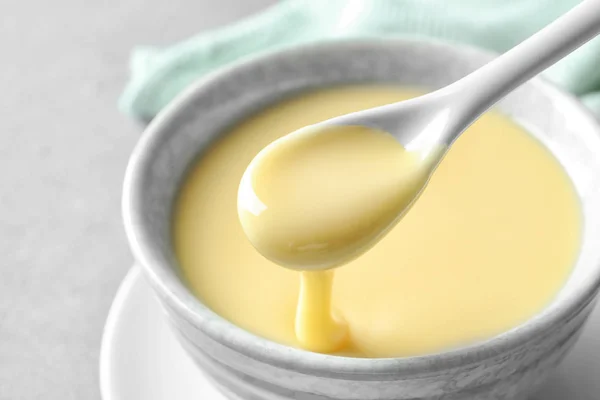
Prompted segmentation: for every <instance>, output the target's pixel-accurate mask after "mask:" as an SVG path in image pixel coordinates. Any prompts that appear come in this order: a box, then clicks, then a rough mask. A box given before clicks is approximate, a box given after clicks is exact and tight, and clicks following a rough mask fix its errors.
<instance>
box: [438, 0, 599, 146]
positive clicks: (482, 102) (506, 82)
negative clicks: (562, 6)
mask: <svg viewBox="0 0 600 400" xmlns="http://www.w3.org/2000/svg"><path fill="white" fill-rule="evenodd" d="M599 33H600V0H583V1H582V2H581V3H580V4H579V5H577V6H576V7H574V8H573V9H572V10H571V11H569V12H568V13H566V14H565V15H563V16H562V17H560V18H559V19H557V20H556V21H554V22H553V23H551V24H550V25H548V26H547V27H545V28H544V29H542V30H541V31H539V32H537V33H536V34H534V35H533V36H531V37H529V38H528V39H526V40H525V41H523V42H522V43H520V44H519V45H517V46H515V47H513V48H512V49H510V50H509V51H507V52H506V53H504V54H503V55H501V56H499V57H498V58H496V59H495V60H493V61H491V62H489V63H488V64H487V65H485V66H483V67H482V68H480V69H478V70H477V71H475V72H473V73H471V74H469V75H467V76H466V77H464V78H462V79H460V80H459V81H457V82H455V83H454V84H452V85H450V86H448V87H446V89H445V90H447V91H448V92H447V93H448V94H449V95H450V98H455V97H454V96H453V95H459V96H460V101H459V102H456V103H455V106H459V107H460V108H462V109H459V110H458V111H459V113H458V114H457V115H456V116H457V117H458V118H455V122H456V123H457V125H456V126H460V127H461V128H464V127H465V126H466V125H468V124H469V123H470V122H472V121H474V120H475V119H477V118H478V117H479V116H480V115H481V114H482V113H484V112H485V111H486V110H487V109H488V108H490V107H491V106H493V105H494V104H495V103H496V102H497V101H498V100H500V99H502V98H503V97H504V96H506V95H507V94H508V93H510V92H511V91H512V90H514V89H515V88H516V87H518V86H519V85H521V84H522V83H524V82H525V81H527V80H529V79H530V78H532V77H534V76H535V75H537V74H538V73H540V72H541V71H543V70H544V69H546V68H548V67H549V66H551V65H552V64H554V63H556V62H557V61H559V60H560V59H562V58H563V57H565V56H566V55H567V54H569V53H571V52H572V51H573V50H575V49H577V48H578V47H580V46H581V45H583V44H584V43H586V42H587V41H589V40H590V39H592V38H593V37H594V36H596V35H598V34H599ZM599 68H600V66H599ZM457 103H460V105H459V104H457ZM465 123H466V124H465ZM461 131H462V129H460V130H459V131H458V132H457V131H456V129H450V130H449V132H448V133H449V134H453V135H455V136H456V137H457V136H458V135H459V134H460V133H461ZM454 139H455V137H454V138H452V139H451V140H450V142H452V141H453V140H454Z"/></svg>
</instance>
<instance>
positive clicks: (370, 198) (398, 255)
mask: <svg viewBox="0 0 600 400" xmlns="http://www.w3.org/2000/svg"><path fill="white" fill-rule="evenodd" d="M491 58H492V56H491V55H489V54H487V53H484V52H481V51H479V50H476V49H472V48H468V47H459V46H455V45H448V44H443V43H438V42H428V41H417V40H367V41H348V42H336V43H327V44H318V45H311V46H305V47H299V48H296V49H292V50H287V51H281V52H275V53H271V54H268V55H263V56H259V57H256V58H253V59H250V60H246V61H243V62H241V63H238V64H236V65H234V66H232V67H229V68H227V69H224V70H222V71H220V72H217V73H216V74H213V75H211V76H210V77H207V78H206V79H204V80H202V81H200V82H198V83H197V84H195V85H194V87H193V88H191V89H190V90H188V91H187V92H186V93H185V94H184V95H182V96H181V97H180V98H179V99H178V100H176V101H175V102H174V103H173V104H172V105H171V106H170V107H168V108H167V109H166V110H165V111H164V112H163V113H162V114H160V115H159V116H158V117H157V118H156V119H155V121H153V122H152V124H151V125H150V126H149V127H148V129H147V131H146V132H145V133H144V135H143V137H142V138H141V140H140V142H139V144H138V146H137V147H136V149H135V151H134V153H133V155H132V158H131V162H130V165H129V168H128V171H127V176H126V182H125V188H124V201H123V207H124V219H125V225H126V230H127V234H128V238H129V241H130V244H131V247H132V249H133V252H134V254H135V257H136V260H137V262H138V263H139V264H140V265H141V266H142V267H143V270H144V271H145V274H146V275H147V277H148V280H149V282H150V283H151V286H152V287H153V288H154V290H155V292H156V294H157V295H158V297H159V299H160V300H161V304H162V305H163V307H164V309H165V311H166V314H167V316H168V320H169V321H170V323H171V325H172V327H173V329H174V331H175V332H176V333H177V336H178V338H179V339H180V342H181V343H182V345H183V346H184V348H185V349H186V350H187V352H188V353H189V354H190V356H191V357H192V358H193V359H194V360H195V361H196V362H197V364H198V365H199V368H202V369H203V370H204V371H205V372H206V373H207V374H208V375H210V376H211V377H212V378H213V380H214V382H215V384H216V385H217V386H219V388H221V389H222V390H223V392H224V393H225V394H226V395H227V396H229V397H230V398H232V399H306V400H313V399H314V400H324V399H343V400H349V399H356V400H358V399H368V400H384V399H386V400H392V399H424V400H425V399H431V400H433V399H436V400H440V399H453V400H459V399H465V400H466V399H474V398H476V399H481V400H486V399H490V400H491V399H504V398H506V399H516V400H519V399H525V398H527V396H528V395H529V394H531V393H532V392H533V391H534V390H535V389H536V388H537V387H538V386H539V385H540V384H541V383H542V382H543V381H544V378H546V377H547V376H548V374H549V373H550V372H551V371H552V369H553V368H554V367H555V366H556V365H557V364H558V362H559V361H560V360H561V359H562V358H563V357H564V356H565V354H566V353H567V351H568V350H569V348H570V347H571V346H572V344H573V343H574V342H575V340H576V339H577V337H578V333H579V331H580V330H581V328H582V326H583V324H584V322H585V320H586V318H587V316H588V314H589V312H590V311H591V308H592V306H593V304H594V301H595V298H596V295H597V292H598V288H599V285H600V265H599V264H600V249H599V248H597V246H595V245H594V244H595V243H597V240H599V239H600V209H599V207H598V204H600V159H598V157H597V155H598V154H600V127H599V126H598V123H597V121H596V120H595V119H594V118H593V117H592V116H590V115H589V114H588V113H587V112H586V111H585V110H584V109H583V107H582V106H581V105H580V104H579V103H578V102H577V100H575V99H574V98H572V97H570V96H569V95H567V94H565V93H563V92H561V91H560V90H558V89H556V88H554V87H553V86H551V85H550V84H548V83H546V82H544V81H542V80H540V79H534V80H533V81H531V82H529V83H527V84H525V85H524V86H523V87H521V88H520V89H518V90H516V91H515V92H514V93H512V94H511V95H509V96H508V97H507V98H506V99H505V100H503V101H502V102H500V103H499V104H498V106H497V107H496V108H495V109H493V110H492V111H490V112H488V113H486V114H484V115H483V116H482V117H481V118H480V119H479V120H478V121H477V122H476V123H475V124H473V125H472V126H471V127H470V128H469V129H468V130H467V132H465V133H464V134H463V136H462V137H461V138H460V139H459V140H458V141H457V142H456V143H455V144H454V145H453V147H452V148H451V150H450V152H449V153H448V154H447V156H446V157H445V159H444V160H443V161H442V163H441V164H440V166H439V167H438V168H437V170H436V171H435V172H434V174H433V176H432V177H431V180H430V181H429V184H428V185H427V188H426V189H425V191H424V192H423V193H422V195H421V196H420V197H419V198H418V200H416V201H415V202H414V204H412V206H411V208H410V210H409V211H408V212H407V213H406V214H405V215H404V216H403V218H401V219H400V220H399V221H397V222H396V223H394V224H393V225H391V226H390V227H389V229H387V231H386V235H385V236H383V237H380V238H379V237H378V238H377V241H375V242H374V244H372V245H371V244H369V245H368V246H363V247H360V246H359V245H360V243H359V242H356V241H353V240H354V239H355V236H353V235H354V233H355V232H362V233H364V232H370V231H369V229H373V226H376V224H377V223H378V221H379V219H377V217H374V216H379V215H382V213H385V212H386V210H388V209H392V208H393V206H394V204H396V203H394V201H397V200H398V199H399V198H400V197H398V196H399V195H398V196H396V197H394V196H393V194H394V193H396V192H397V191H398V190H399V189H398V186H397V185H395V184H394V182H398V181H399V180H400V181H401V180H402V179H403V178H402V177H401V176H399V175H398V173H397V171H398V167H399V165H401V163H400V164H399V162H398V157H399V155H401V154H402V149H401V146H399V145H398V144H397V143H396V142H395V141H394V139H393V138H392V137H391V136H389V137H388V136H386V135H385V134H384V133H381V135H379V134H377V135H374V136H369V134H367V133H365V132H359V131H353V132H350V133H348V132H346V133H345V135H347V136H343V138H342V139H343V140H334V139H335V136H329V137H327V138H325V139H323V140H321V139H319V140H313V139H311V138H310V136H307V138H308V139H307V140H306V141H304V142H301V143H297V146H296V145H295V147H290V148H291V149H292V150H290V151H287V152H283V153H281V157H273V158H272V159H267V160H266V161H265V164H264V166H261V168H262V169H260V170H257V171H259V172H260V177H261V179H262V182H267V183H268V185H267V186H265V188H266V189H264V190H263V189H261V190H262V191H261V192H260V193H258V197H260V198H257V199H254V198H251V197H246V200H247V203H244V204H245V205H244V207H242V210H240V209H239V204H238V195H239V193H242V192H241V188H243V185H242V187H241V186H240V182H242V177H243V176H244V172H245V171H246V169H247V168H248V166H249V164H250V163H251V162H252V160H253V159H254V158H255V157H256V155H257V154H259V152H260V151H261V150H262V149H263V148H265V147H266V146H268V145H270V144H271V143H272V142H274V141H276V140H278V139H279V138H281V137H283V136H284V135H286V134H287V133H290V132H292V131H295V130H297V129H300V128H302V127H304V126H307V125H311V124H314V123H317V122H320V121H322V120H325V119H328V118H332V117H335V116H337V115H342V114H346V113H349V112H353V111H358V110H361V109H366V108H371V107H375V106H379V105H384V104H389V103H392V102H396V101H400V100H403V99H407V98H411V97H414V96H418V95H419V94H422V93H425V92H427V91H429V90H433V89H437V88H439V87H443V86H445V85H447V84H450V83H452V82H453V81H455V80H457V79H458V78H460V77H462V76H464V75H466V74H467V73H469V72H470V71H472V70H474V69H475V68H477V67H479V66H481V65H482V64H484V63H486V62H487V61H489V60H490V59H491ZM398 146H399V147H398ZM300 178H301V179H300ZM331 182H333V183H334V184H331ZM388 188H389V189H388ZM395 191H396V192H395ZM377 193H383V194H386V195H389V196H387V197H386V196H377V195H376V194H377ZM398 193H399V192H398ZM248 199H249V200H248ZM265 199H266V200H265ZM386 199H392V200H393V201H392V200H390V202H386V201H387V200H386ZM294 202H296V203H294ZM290 205H294V208H292V207H291V206H290ZM269 207H270V208H269ZM265 210H266V211H265ZM298 210H300V211H299V212H296V211H298ZM355 210H363V211H364V210H366V213H363V214H361V215H367V216H368V218H367V217H365V218H358V217H356V218H355V217H353V216H354V215H355V214H353V213H354V211H355ZM332 234H335V235H334V236H332ZM336 235H337V236H336ZM340 235H341V236H340ZM330 237H342V238H345V239H344V240H345V241H344V242H336V241H333V240H328V238H330ZM347 243H352V245H353V246H354V247H352V248H353V249H354V248H358V247H356V246H359V247H360V251H356V252H355V253H351V252H348V251H347V249H348V248H350V247H347V246H345V245H346V244H347ZM356 243H358V245H357V244H356ZM264 244H267V245H268V246H269V249H271V250H272V252H270V253H268V254H261V252H259V251H258V250H257V248H259V249H260V248H261V246H262V245H264ZM355 245H356V246H355ZM332 260H333V261H332ZM336 260H341V261H339V262H337V261H336ZM315 266H326V268H324V270H321V269H319V268H317V269H319V270H318V271H315V270H314V269H315V268H313V267H315Z"/></svg>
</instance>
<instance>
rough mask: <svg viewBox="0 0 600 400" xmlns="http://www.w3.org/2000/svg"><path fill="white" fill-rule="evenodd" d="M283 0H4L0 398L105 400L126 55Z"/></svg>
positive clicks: (119, 238) (125, 143)
mask: <svg viewBox="0 0 600 400" xmlns="http://www.w3.org/2000/svg"><path fill="white" fill-rule="evenodd" d="M273 2H274V0H243V1H242V0H238V1H236V0H216V1H214V0H101V1H99V0H96V1H93V0H89V1H84V0H37V1H35V0H0V399H2V400H5V399H6V400H9V399H10V400H20V399H28V400H29V399H50V400H54V399H56V400H70V399H77V400H94V399H99V398H100V394H99V389H98V350H99V346H100V338H101V335H102V327H103V325H104V320H105V318H106V315H107V313H108V308H109V306H110V303H111V300H112V298H113V296H114V294H115V292H116V290H117V286H118V284H119V282H120V281H121V279H122V278H123V276H124V275H125V273H126V272H127V270H128V268H129V266H130V265H131V262H132V257H131V254H130V252H129V249H128V247H127V244H126V241H125V237H124V234H123V229H122V226H121V213H120V192H121V182H122V178H123V173H124V169H125V165H126V163H127V158H128V156H129V153H130V152H131V150H132V148H133V145H134V144H135V141H136V139H137V137H138V135H139V133H140V131H141V126H140V125H138V124H136V123H135V122H134V121H131V120H130V119H129V118H127V117H125V116H123V115H121V114H119V112H118V111H117V109H116V105H115V104H116V102H117V98H118V96H119V93H120V91H121V89H122V88H123V85H124V84H125V82H126V80H127V74H128V71H127V66H128V55H129V51H130V50H131V48H132V47H133V46H135V45H138V44H158V45H161V44H164V45H166V44H169V43H173V42H175V41H177V40H181V39H185V38H187V37H189V36H190V35H192V34H194V33H197V32H199V31H202V30H205V29H209V28H212V27H216V26H219V25H221V24H224V23H227V22H231V21H234V20H236V19H238V18H240V17H242V16H245V15H247V14H250V13H252V12H255V11H258V10H260V9H261V8H263V7H265V6H266V5H268V4H271V3H273Z"/></svg>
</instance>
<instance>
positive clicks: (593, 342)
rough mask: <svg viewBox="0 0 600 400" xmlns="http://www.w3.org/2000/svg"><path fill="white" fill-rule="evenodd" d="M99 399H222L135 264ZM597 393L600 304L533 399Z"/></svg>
mask: <svg viewBox="0 0 600 400" xmlns="http://www.w3.org/2000/svg"><path fill="white" fill-rule="evenodd" d="M100 388H101V392H102V398H103V400H173V399H176V400H198V399H202V400H225V397H224V396H223V395H221V394H220V393H219V392H218V391H217V390H216V389H214V388H213V386H212V385H211V383H210V382H209V381H208V380H207V378H206V377H205V376H204V375H203V374H202V372H200V370H199V369H198V368H196V366H195V364H194V363H193V362H192V361H191V359H190V358H188V356H187V355H186V354H185V353H184V351H183V349H182V348H181V347H180V346H179V343H177V341H176V340H175V337H174V336H173V334H172V333H171V331H170V328H169V327H168V326H167V324H166V321H165V320H164V317H163V314H162V311H161V310H160V308H159V305H158V303H157V300H156V299H155V298H154V295H153V294H152V292H151V291H150V288H149V287H148V286H147V284H146V282H145V281H144V280H143V278H142V276H141V274H140V271H139V269H138V268H136V267H134V268H133V269H132V270H131V271H130V272H129V274H128V275H127V277H126V278H125V280H124V281H123V283H122V284H121V287H120V288H119V291H118V293H117V296H116V297H115V300H114V302H113V305H112V308H111V310H110V314H109V316H108V320H107V321H106V327H105V328H104V337H103V339H102V350H101V354H100ZM598 399H600V307H596V309H595V311H594V313H593V315H592V318H591V320H590V321H589V323H588V325H587V327H586V329H585V331H584V332H583V335H582V337H581V339H580V340H579V342H578V343H577V345H576V346H575V348H574V349H573V351H572V352H571V353H570V354H569V356H568V357H567V359H566V360H565V361H564V362H563V363H562V364H561V366H560V368H559V370H558V371H557V373H556V374H555V375H554V377H553V378H552V379H550V380H549V381H548V383H547V384H546V386H545V387H544V388H543V389H542V390H541V392H540V393H539V394H537V395H536V396H535V397H534V399H532V400H598Z"/></svg>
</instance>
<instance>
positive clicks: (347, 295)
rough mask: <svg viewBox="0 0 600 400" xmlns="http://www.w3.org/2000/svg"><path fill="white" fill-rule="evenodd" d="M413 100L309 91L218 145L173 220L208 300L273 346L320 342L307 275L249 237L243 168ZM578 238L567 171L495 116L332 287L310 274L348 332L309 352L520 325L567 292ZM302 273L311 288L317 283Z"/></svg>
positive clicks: (410, 345) (423, 344)
mask: <svg viewBox="0 0 600 400" xmlns="http://www.w3.org/2000/svg"><path fill="white" fill-rule="evenodd" d="M413 95H414V93H412V92H410V91H406V90H400V89H394V88H385V87H376V86H361V87H358V86H357V87H346V88H332V89H327V90H322V91H318V92H314V93H309V94H305V95H302V96H299V97H297V98H294V99H291V100H288V101H285V102H283V103H280V104H278V105H276V106H274V107H271V108H269V109H266V110H264V111H263V112H261V113H259V114H257V115H256V116H254V117H252V118H250V119H248V120H247V121H245V122H243V123H241V124H239V125H238V126H237V127H235V128H234V129H233V130H232V131H231V132H230V133H229V134H228V135H227V136H225V137H224V138H223V139H221V140H219V141H218V142H217V143H215V144H214V145H213V146H212V148H211V149H210V150H208V151H207V152H206V153H205V154H204V155H203V157H202V158H201V159H200V160H199V162H198V165H197V166H196V168H195V169H194V170H192V172H191V173H190V175H189V177H188V179H187V182H186V183H185V184H184V187H183V189H182V191H181V195H180V198H179V201H178V204H177V205H176V209H175V216H174V243H175V247H176V253H177V256H178V258H179V261H180V264H181V267H182V270H183V273H184V275H185V277H186V278H187V280H188V282H189V285H190V287H191V288H192V289H193V290H194V291H195V293H196V294H197V295H198V296H199V297H200V298H201V299H202V300H203V301H204V303H206V304H207V305H208V306H209V307H211V308H212V309H213V310H214V311H215V312H217V313H219V314H220V315H222V316H223V317H225V318H227V319H229V320H230V321H232V322H233V323H235V324H237V325H238V326H240V327H242V328H245V329H247V330H249V331H251V332H254V333H256V334H258V335H261V336H264V337H266V338H269V339H271V340H274V341H277V342H280V343H283V344H288V345H291V346H297V347H301V343H305V342H307V341H308V342H311V339H310V338H308V339H307V338H302V335H303V334H306V335H309V336H310V335H311V332H312V330H311V329H307V330H306V332H304V333H302V331H301V330H297V328H296V326H297V322H298V321H296V318H297V317H298V318H300V317H301V313H298V315H297V313H296V306H297V304H298V300H299V294H300V281H301V279H300V276H299V275H300V273H298V272H295V271H291V270H287V269H284V268H281V267H279V266H278V265H276V264H275V263H273V262H272V261H269V260H267V259H265V258H264V257H262V256H261V255H260V254H259V253H258V252H257V251H256V250H255V249H254V247H253V246H252V245H251V244H250V241H249V240H248V239H247V238H246V236H245V234H244V232H243V231H242V228H241V225H240V222H239V220H238V215H237V205H236V200H237V191H238V185H239V182H240V179H241V177H242V174H243V173H244V170H245V169H246V167H247V166H248V164H249V163H250V161H251V160H252V159H253V158H254V157H255V156H256V154H257V153H258V152H259V151H260V150H261V149H262V148H263V147H265V146H266V145H268V144H269V143H270V142H272V141H274V140H275V139H277V138H279V137H281V136H282V135H285V134H287V133H289V132H292V131H294V130H296V129H299V128H301V127H303V126H306V125H309V124H313V123H315V122H318V121H321V120H324V119H327V118H330V117H333V116H336V115H340V114H345V113H348V112H352V111H357V110H359V109H364V108H368V107H373V106H377V105H382V104H387V103H390V102H394V101H399V100H402V99H406V98H409V97H412V96H413ZM274 223H282V224H285V221H280V222H277V221H274ZM332 226H335V225H332ZM307 227H308V228H310V226H309V225H307ZM579 235H580V210H579V205H578V202H577V198H576V195H575V193H574V191H573V188H572V185H571V183H570V181H569V180H568V178H567V176H566V175H565V173H564V171H563V170H562V169H561V167H560V165H559V164H558V163H557V162H556V160H555V159H554V158H553V157H552V156H551V155H550V154H549V153H548V152H547V151H546V149H545V148H543V147H542V146H541V145H540V144H539V143H537V142H536V140H535V139H533V138H531V137H530V136H529V135H527V134H526V133H525V132H524V131H523V130H522V129H521V128H519V127H518V126H517V125H515V124H514V123H512V122H511V121H509V120H508V119H506V118H504V117H502V116H500V115H498V114H494V113H488V114H486V115H484V116H483V117H482V118H481V119H480V120H479V121H478V122H476V123H475V124H474V125H473V126H472V127H471V128H469V130H468V131H467V132H466V133H465V134H463V135H462V137H461V138H460V139H459V140H458V141H457V142H456V143H455V144H454V146H453V148H452V149H451V150H450V152H449V154H448V155H447V156H446V159H445V160H444V162H443V163H442V165H440V167H439V168H438V170H437V171H436V173H435V174H434V176H433V178H432V180H431V182H430V183H429V185H428V187H427V189H426V190H425V192H424V193H423V195H422V196H421V198H420V199H419V201H418V202H416V204H415V205H414V206H413V208H412V210H411V211H410V212H409V213H408V214H406V216H405V217H404V218H403V219H402V221H401V222H400V223H399V224H398V225H396V226H395V227H394V228H393V229H392V230H391V231H390V232H389V234H388V235H387V236H386V237H385V238H383V240H381V242H379V243H378V244H377V245H376V246H375V247H373V248H372V249H370V250H369V251H368V252H367V253H365V254H364V255H362V256H360V257H359V258H357V259H355V260H354V261H351V262H350V263H348V264H347V265H345V266H344V267H342V268H340V269H338V270H336V273H335V282H334V285H333V290H332V292H331V293H329V290H331V288H330V287H329V286H328V281H327V279H331V276H329V277H327V276H325V278H323V276H322V275H321V277H317V279H316V280H314V282H313V281H310V282H313V283H312V287H313V289H312V290H311V291H312V292H313V293H315V297H314V298H313V299H318V298H319V296H320V298H321V300H319V301H317V302H316V303H315V304H320V305H321V306H322V307H321V308H319V307H316V306H315V307H313V308H310V307H311V306H310V305H306V307H307V309H310V310H312V311H313V313H312V317H311V318H315V319H314V321H322V322H321V323H319V324H318V325H319V326H321V329H325V330H326V331H327V332H329V333H330V334H331V335H332V336H331V337H336V335H338V336H337V337H338V339H336V340H335V341H334V342H335V344H337V346H333V347H330V348H328V346H324V347H323V348H322V349H319V348H314V349H313V350H315V351H325V352H334V351H338V354H345V355H352V356H361V357H393V356H408V355H416V354H424V353H431V352H436V351H440V350H443V349H447V348H451V347H455V346H459V345H463V344H466V343H470V342H472V341H475V340H480V339H484V338H487V337H490V336H492V335H495V334H498V333H500V332H503V331H505V330H507V329H510V328H512V327H514V326H515V325H517V324H519V323H520V322H523V321H524V320H525V319H527V318H529V317H531V316H532V315H533V314H535V313H536V312H538V311H539V310H540V309H541V308H543V307H544V306H545V305H546V304H548V302H549V301H550V300H551V299H552V297H553V296H554V295H555V294H556V292H557V291H558V290H559V289H560V287H561V285H562V284H563V282H564V281H565V280H566V278H567V276H568V274H569V272H570V270H571V267H572V265H573V262H574V260H575V257H576V253H577V250H578V247H579V239H580V238H579ZM270 258H274V259H275V258H276V257H270ZM312 261H314V260H312V259H310V260H308V261H307V260H304V261H301V262H312ZM278 262H280V260H278ZM319 262H320V261H319ZM302 274H304V276H303V277H302V281H303V284H304V283H306V282H309V281H308V280H307V279H311V278H315V276H314V275H313V276H311V275H308V274H315V273H310V272H303V273H302ZM316 274H323V273H316ZM323 279H325V280H323ZM314 288H317V289H314ZM327 301H331V307H327V304H326V302H327ZM301 304H302V303H301ZM323 304H325V306H323ZM319 310H321V311H320V312H325V314H322V315H321V316H320V317H319V316H318V314H316V313H318V312H319ZM323 310H325V311H323ZM334 314H335V315H334ZM323 321H329V322H323ZM305 322H306V321H305ZM329 323H332V324H331V325H327V324H329ZM304 326H307V325H304ZM340 327H341V328H340ZM338 328H340V329H341V330H339V331H338V330H337V329H338ZM344 329H347V330H344ZM297 332H298V336H299V337H300V338H301V339H302V342H301V341H299V339H298V337H297V334H296V333H297ZM313 342H314V341H313ZM317 342H318V341H317Z"/></svg>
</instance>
